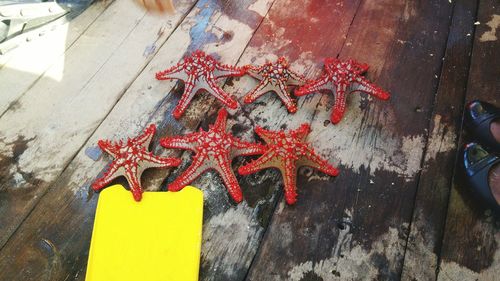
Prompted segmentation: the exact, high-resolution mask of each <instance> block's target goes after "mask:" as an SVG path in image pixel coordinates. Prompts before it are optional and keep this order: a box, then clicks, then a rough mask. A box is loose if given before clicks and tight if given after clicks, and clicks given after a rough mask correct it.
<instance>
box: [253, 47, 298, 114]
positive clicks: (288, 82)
mask: <svg viewBox="0 0 500 281" xmlns="http://www.w3.org/2000/svg"><path fill="white" fill-rule="evenodd" d="M247 73H248V74H250V76H252V77H254V78H255V79H257V80H260V82H259V84H258V85H257V86H256V87H255V88H254V89H253V90H252V91H251V92H250V93H248V94H247V95H246V96H245V99H244V102H245V103H252V102H254V101H255V100H256V99H258V98H259V97H260V96H262V95H264V94H266V93H268V92H275V93H276V94H277V95H278V97H279V98H280V99H281V101H282V102H283V103H284V104H285V106H286V108H287V110H288V112H291V113H294V112H296V111H297V105H296V104H295V100H294V99H293V98H292V97H291V96H290V94H289V92H288V86H299V85H302V84H304V83H306V82H307V81H306V79H305V77H304V76H302V75H300V74H298V73H296V72H294V71H292V70H291V69H290V68H289V65H288V61H287V60H286V59H285V58H284V57H280V58H278V60H277V61H276V62H275V63H271V62H268V63H266V64H264V65H262V66H258V67H255V66H247Z"/></svg>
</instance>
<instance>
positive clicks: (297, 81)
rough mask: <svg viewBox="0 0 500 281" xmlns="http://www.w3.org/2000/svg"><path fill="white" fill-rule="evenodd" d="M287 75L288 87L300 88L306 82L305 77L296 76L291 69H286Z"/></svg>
mask: <svg viewBox="0 0 500 281" xmlns="http://www.w3.org/2000/svg"><path fill="white" fill-rule="evenodd" d="M288 74H289V75H290V77H289V78H288V81H287V84H288V85H293V86H300V85H302V84H304V83H306V82H307V79H306V77H304V75H302V74H298V73H297V72H295V71H293V70H291V69H288Z"/></svg>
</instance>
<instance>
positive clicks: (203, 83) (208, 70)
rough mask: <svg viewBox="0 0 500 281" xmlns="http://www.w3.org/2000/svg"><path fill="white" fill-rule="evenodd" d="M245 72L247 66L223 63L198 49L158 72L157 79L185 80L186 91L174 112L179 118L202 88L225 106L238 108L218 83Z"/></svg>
mask: <svg viewBox="0 0 500 281" xmlns="http://www.w3.org/2000/svg"><path fill="white" fill-rule="evenodd" d="M243 74H245V68H239V67H234V66H229V65H223V64H221V63H219V62H218V61H217V60H215V59H214V58H213V57H212V56H210V55H206V54H205V53H204V52H202V51H200V50H197V51H195V52H194V53H193V54H191V56H188V57H185V58H184V60H183V62H180V63H178V64H177V65H176V66H173V67H171V68H169V69H166V70H164V71H160V72H158V73H156V79H158V80H171V79H180V80H182V81H184V93H183V94H182V97H181V100H180V101H179V104H178V105H177V106H176V107H175V109H174V112H173V115H174V117H175V118H176V119H179V118H180V117H181V116H182V114H183V113H184V111H186V109H187V107H188V105H189V103H190V102H191V100H192V99H193V97H194V95H195V94H196V93H197V92H198V91H199V90H202V89H203V90H205V91H207V92H208V93H210V94H211V95H213V96H214V97H215V98H217V99H218V100H219V101H221V102H222V103H223V104H224V105H225V106H227V107H229V108H231V109H236V108H237V107H238V103H237V102H236V101H235V100H234V99H233V98H232V97H231V95H229V94H228V93H226V92H224V91H223V90H222V89H221V88H220V87H219V86H218V85H217V79H220V78H224V77H229V76H241V75H243Z"/></svg>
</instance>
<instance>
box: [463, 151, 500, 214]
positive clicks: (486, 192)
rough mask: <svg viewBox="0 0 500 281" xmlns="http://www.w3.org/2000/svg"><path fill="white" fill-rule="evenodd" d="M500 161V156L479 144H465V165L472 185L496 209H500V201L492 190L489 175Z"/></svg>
mask: <svg viewBox="0 0 500 281" xmlns="http://www.w3.org/2000/svg"><path fill="white" fill-rule="evenodd" d="M498 163H500V158H499V157H497V156H495V155H493V154H489V153H488V152H487V151H486V150H484V149H483V148H482V147H481V146H480V145H479V144H477V143H469V144H467V145H466V146H465V149H464V166H465V172H466V174H467V179H468V181H469V183H470V186H471V187H472V189H473V190H474V191H475V192H476V193H477V194H478V195H479V196H481V197H482V198H483V199H484V200H485V201H486V202H487V203H488V204H490V205H491V207H492V208H493V209H494V210H496V211H499V210H500V205H499V203H500V202H497V200H496V199H495V197H494V196H493V193H492V192H491V189H490V186H489V184H488V176H489V172H490V170H491V168H492V167H493V166H494V165H495V164H498Z"/></svg>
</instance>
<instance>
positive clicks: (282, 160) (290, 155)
mask: <svg viewBox="0 0 500 281" xmlns="http://www.w3.org/2000/svg"><path fill="white" fill-rule="evenodd" d="M255 132H256V133H257V134H258V135H259V136H260V137H261V138H262V139H264V141H265V142H266V144H267V148H266V151H265V152H264V153H263V155H262V156H261V157H259V158H258V159H257V160H255V161H253V162H250V163H249V164H247V165H245V166H242V167H240V168H239V169H238V172H239V173H240V174H241V175H248V174H252V173H255V172H257V171H259V170H262V169H266V168H271V167H274V168H278V169H279V170H280V172H281V174H282V175H283V181H284V188H285V199H286V202H287V203H288V204H290V205H292V204H294V203H295V202H296V201H297V182H296V177H297V175H296V174H297V169H298V167H300V166H310V167H313V168H316V169H318V170H320V171H321V172H323V173H325V174H328V175H331V176H336V175H338V173H339V172H338V170H337V169H335V168H334V167H333V166H332V165H330V164H328V162H326V161H325V160H323V159H322V158H321V157H319V156H318V155H317V154H316V152H315V151H314V149H313V148H312V147H311V146H310V145H309V144H308V143H306V142H305V139H306V137H307V135H308V134H309V132H310V127H309V125H308V124H302V125H301V126H300V127H299V128H298V129H296V130H291V131H289V132H288V133H285V132H283V131H278V132H274V131H268V130H264V129H263V128H261V127H257V128H255Z"/></svg>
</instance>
